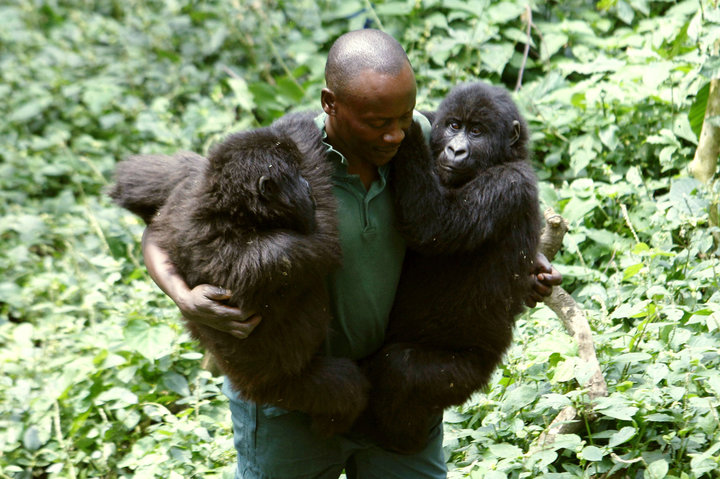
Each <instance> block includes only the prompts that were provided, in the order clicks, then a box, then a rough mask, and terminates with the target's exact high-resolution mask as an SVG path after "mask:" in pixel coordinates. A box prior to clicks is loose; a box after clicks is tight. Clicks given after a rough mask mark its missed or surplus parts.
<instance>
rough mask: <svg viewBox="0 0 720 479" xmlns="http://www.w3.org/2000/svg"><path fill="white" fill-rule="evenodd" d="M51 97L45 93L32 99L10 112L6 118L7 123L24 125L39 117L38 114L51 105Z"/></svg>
mask: <svg viewBox="0 0 720 479" xmlns="http://www.w3.org/2000/svg"><path fill="white" fill-rule="evenodd" d="M52 102H53V100H52V97H51V96H50V95H48V94H47V93H44V94H41V95H40V96H38V97H36V98H33V99H31V100H29V101H27V102H25V103H23V104H21V105H20V106H19V107H18V108H16V109H14V110H12V111H11V112H10V114H9V115H8V116H7V121H10V122H15V123H25V122H27V121H30V120H32V119H35V118H38V117H40V114H41V113H42V112H43V111H45V110H46V109H47V108H48V107H49V106H50V105H52Z"/></svg>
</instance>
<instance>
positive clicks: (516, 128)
mask: <svg viewBox="0 0 720 479" xmlns="http://www.w3.org/2000/svg"><path fill="white" fill-rule="evenodd" d="M512 126H513V134H512V136H511V137H510V146H512V145H514V144H515V143H517V142H518V140H519V139H520V122H519V121H517V120H513V122H512Z"/></svg>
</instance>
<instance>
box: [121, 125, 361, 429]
mask: <svg viewBox="0 0 720 479" xmlns="http://www.w3.org/2000/svg"><path fill="white" fill-rule="evenodd" d="M316 129H317V128H316ZM318 134H319V133H318ZM331 169H332V166H331V165H330V164H329V163H328V162H327V161H326V160H325V151H324V148H323V146H322V143H321V142H320V141H317V142H305V143H304V144H303V145H298V144H297V143H296V142H295V141H293V140H292V139H291V137H289V136H288V135H287V134H286V133H285V130H284V129H282V128H277V127H267V128H261V129H258V130H255V131H247V132H240V133H235V134H232V135H230V136H229V137H227V138H226V139H225V141H223V142H222V143H220V144H219V145H218V146H216V147H215V148H213V149H212V150H211V151H210V154H209V158H208V159H207V160H206V159H205V158H203V157H201V156H199V155H196V154H193V153H178V154H176V155H174V156H171V157H167V156H160V155H150V156H142V155H141V156H134V157H130V158H129V159H128V160H126V161H124V162H121V163H120V164H119V165H118V167H117V169H116V175H115V185H114V186H113V187H112V189H111V190H110V191H109V194H110V196H111V197H112V198H113V199H114V200H115V202H116V203H118V204H119V205H120V206H123V207H125V208H127V209H129V210H130V211H132V212H134V213H136V214H138V215H139V216H141V217H142V218H143V219H144V220H145V221H146V222H148V223H149V226H148V228H149V229H150V230H151V231H152V232H153V234H154V236H155V238H156V239H157V244H158V246H160V247H161V248H163V249H165V250H166V251H167V252H168V254H169V256H170V259H171V260H172V262H173V264H174V265H175V267H176V268H177V270H178V272H179V274H181V275H182V277H183V278H184V279H185V280H186V282H187V283H188V285H189V286H190V287H194V286H196V285H199V284H212V285H217V286H221V287H224V288H226V289H229V290H230V291H231V292H232V297H231V299H230V300H229V301H228V303H229V304H231V305H233V306H237V307H239V308H241V309H243V310H246V311H256V312H257V313H259V314H260V315H262V318H263V319H262V321H261V322H260V323H259V325H258V326H257V328H256V329H255V330H254V331H253V333H252V334H251V335H250V336H249V337H248V338H247V339H236V338H235V337H233V336H231V335H230V334H228V333H225V332H222V331H218V330H216V329H213V328H211V327H208V326H205V325H202V324H198V323H196V322H190V321H185V325H186V327H187V329H188V330H189V331H190V333H191V335H192V336H193V337H194V338H196V339H198V340H199V341H200V343H201V344H202V345H203V346H204V347H205V348H206V349H207V350H209V351H210V352H211V353H212V354H213V356H214V357H215V358H216V361H217V363H218V366H219V368H220V369H221V370H222V371H223V373H225V375H226V376H227V378H228V379H229V381H230V383H231V384H232V386H233V387H234V388H235V389H236V390H239V391H240V392H241V393H242V395H243V396H244V397H245V398H246V399H248V400H251V401H254V402H257V403H260V404H272V405H275V406H280V407H283V408H286V409H290V410H297V411H303V412H306V413H308V414H309V415H310V416H311V418H312V420H313V427H314V428H315V430H316V431H318V432H320V433H321V434H324V435H332V434H336V433H339V432H343V431H345V430H347V429H348V428H349V427H350V426H351V425H352V423H353V422H354V420H355V418H356V417H357V415H358V414H359V413H360V412H361V411H362V410H363V409H364V408H365V405H366V401H367V391H368V387H369V384H368V382H367V380H366V379H365V377H364V375H363V374H362V372H361V370H360V369H359V367H358V365H357V364H356V363H355V362H353V361H351V360H349V359H345V358H332V357H327V356H324V355H321V354H319V349H320V346H321V344H322V342H323V341H324V340H325V337H326V335H327V330H328V326H329V322H330V312H329V308H328V294H327V291H326V288H325V278H326V276H327V275H328V273H329V272H330V271H331V270H332V269H333V268H336V267H337V266H338V265H339V264H340V261H341V252H340V246H339V239H338V231H337V219H336V205H335V200H334V197H333V194H332V189H331V188H332V187H331V184H330V181H329V177H330V174H331Z"/></svg>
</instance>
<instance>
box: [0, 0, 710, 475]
mask: <svg viewBox="0 0 720 479" xmlns="http://www.w3.org/2000/svg"><path fill="white" fill-rule="evenodd" d="M527 5H528V2H526V1H520V0H505V1H490V0H470V1H466V0H463V1H460V0H422V1H420V0H418V1H415V0H412V1H410V0H395V1H393V0H387V1H378V2H375V3H371V2H368V1H367V0H317V1H310V0H297V1H287V0H269V1H266V2H243V1H238V0H235V1H232V2H221V1H210V2H188V1H182V0H180V1H172V2H159V1H153V2H139V1H129V2H119V1H117V0H97V1H90V2H88V1H83V2H81V1H77V0H76V1H72V0H71V1H66V2H54V1H47V0H37V1H34V2H25V3H22V2H9V3H8V2H5V3H3V4H2V5H0V18H2V23H3V28H2V29H0V71H1V72H2V79H3V81H2V82H0V112H2V113H3V119H4V121H2V122H0V186H1V188H0V195H1V196H2V197H1V198H0V200H1V201H0V211H1V212H2V217H0V245H1V247H0V272H1V273H2V275H1V278H2V279H0V368H1V370H2V372H3V374H2V375H0V477H12V478H30V477H73V478H74V477H107V478H120V477H171V478H174V477H190V476H197V477H224V476H228V475H231V474H232V472H231V471H232V465H233V463H234V461H235V457H234V450H233V447H232V433H231V430H230V422H229V417H228V408H227V404H226V400H225V398H224V397H223V396H222V394H221V393H220V391H219V380H218V379H215V378H213V377H211V376H210V374H209V373H208V372H206V371H204V370H202V369H200V368H199V358H200V353H199V352H198V351H197V347H196V345H195V344H194V343H193V342H191V341H190V340H189V338H188V337H187V336H186V335H185V334H184V333H183V331H182V327H181V324H180V322H179V321H178V320H177V313H176V309H175V307H174V305H172V303H171V302H170V301H169V300H168V299H167V298H166V297H165V296H164V295H162V293H160V292H159V290H158V289H157V288H156V287H155V286H154V285H152V283H151V281H150V280H149V278H148V276H147V273H146V272H145V269H144V267H143V266H142V265H141V259H140V256H141V255H140V249H139V238H140V234H141V231H142V226H141V225H140V224H139V222H138V220H136V219H134V218H132V217H131V216H130V215H129V214H127V213H125V212H123V211H120V210H119V209H118V208H116V207H114V206H112V205H111V204H110V203H109V201H108V199H107V198H106V197H105V196H104V195H103V189H104V188H105V186H106V184H107V182H108V179H109V178H110V177H111V174H112V170H113V168H114V165H115V162H116V161H117V160H118V159H120V158H122V157H124V156H126V155H128V154H131V153H138V152H155V153H159V152H171V151H175V150H178V149H191V150H195V151H198V152H203V153H204V152H206V151H207V149H208V147H209V145H210V144H211V143H212V142H214V141H217V140H218V139H219V138H221V137H222V136H223V135H224V134H226V133H227V132H229V131H232V130H236V129H241V128H248V127H255V126H259V125H265V124H268V123H269V122H271V121H272V120H273V119H275V118H277V117H279V116H281V115H282V114H284V113H285V112H287V111H289V110H295V109H307V108H315V109H317V108H319V102H318V99H319V94H320V89H321V88H322V85H323V78H322V71H323V66H324V59H325V55H326V52H327V49H328V48H329V45H330V44H331V43H332V40H333V39H334V38H335V37H336V36H338V35H339V34H341V33H343V32H345V31H347V30H349V29H355V28H362V27H363V26H375V27H382V28H383V29H385V30H386V31H388V32H390V33H392V34H393V35H394V36H396V38H398V40H400V41H401V43H402V44H403V45H404V46H405V47H406V49H407V51H408V55H409V57H410V59H411V61H412V63H413V65H414V67H415V70H416V72H417V79H418V87H419V98H418V100H419V103H418V106H419V108H433V107H434V106H435V105H436V104H437V103H438V102H439V100H440V99H441V98H442V96H443V95H444V94H445V93H446V92H447V91H448V89H449V88H451V87H452V85H454V84H456V83H458V82H461V81H467V80H474V79H483V80H485V81H489V82H491V83H495V84H502V85H505V86H506V87H508V88H509V89H514V88H515V86H516V84H517V83H518V78H519V77H520V78H521V80H522V81H521V84H522V88H521V89H520V90H519V91H518V92H517V93H516V95H515V98H516V100H517V101H518V103H519V104H520V105H521V107H522V109H523V111H524V113H525V115H526V117H527V119H528V121H529V123H530V126H531V130H532V132H533V134H532V142H533V155H534V156H533V161H534V162H535V164H536V166H537V171H538V174H539V176H540V177H541V179H542V198H543V202H544V205H545V206H552V207H553V208H554V209H555V210H557V211H558V212H560V213H562V214H563V216H564V217H565V218H567V219H568V220H569V222H570V226H571V229H570V232H569V233H568V235H567V236H566V238H565V244H564V249H563V251H562V252H561V254H560V256H559V257H558V258H556V259H555V260H554V264H555V266H556V267H558V268H559V269H560V270H561V271H562V273H563V275H564V287H565V288H566V289H567V290H568V291H570V292H571V293H572V294H573V296H574V297H575V298H576V299H577V300H578V302H580V304H582V305H583V306H584V308H585V310H586V312H587V314H588V316H589V318H590V321H591V326H592V328H593V330H594V334H595V341H596V348H597V351H598V356H599V359H600V363H601V365H602V368H603V373H604V375H605V377H606V380H607V382H608V386H609V389H610V392H609V396H608V397H607V398H604V399H602V400H600V401H598V403H597V406H596V412H597V418H596V419H594V420H588V421H587V422H586V424H585V428H584V429H583V432H582V433H580V434H577V435H567V436H564V437H560V438H558V440H557V441H556V442H555V443H554V445H553V447H552V448H551V449H549V450H543V451H540V452H530V445H531V444H532V443H533V441H534V440H535V439H536V438H537V437H538V435H539V434H540V432H542V430H543V429H544V428H545V427H546V425H547V424H548V423H549V422H550V421H551V420H552V418H553V417H554V416H555V415H556V414H557V412H558V411H559V410H561V409H562V408H563V407H565V406H568V405H574V406H575V407H577V408H578V409H579V410H581V411H583V410H586V409H587V408H588V399H587V397H586V394H585V392H584V389H583V387H584V386H585V385H587V382H588V379H589V377H590V375H591V374H592V371H591V370H589V368H588V366H587V365H586V364H584V363H583V362H582V361H581V360H580V359H579V357H578V354H577V351H576V349H575V348H574V347H573V345H572V340H571V339H570V338H569V337H568V336H567V335H566V333H564V332H563V331H562V327H561V325H560V324H559V321H558V320H557V318H555V317H554V315H553V314H552V313H551V312H549V310H547V309H546V308H542V307H541V308H536V309H534V310H532V311H531V312H530V313H528V314H526V315H525V316H523V317H522V318H521V320H520V321H519V324H518V328H517V336H516V337H517V341H516V344H515V346H514V347H513V349H512V350H511V351H510V352H509V354H508V357H507V360H506V362H505V364H504V365H503V367H502V368H501V369H500V370H499V371H498V372H497V374H496V375H495V377H494V380H493V382H492V384H491V385H490V386H489V388H488V390H487V391H486V392H484V393H483V394H477V395H476V396H475V397H474V398H473V399H472V400H471V401H469V402H468V404H466V405H465V406H464V407H462V408H457V409H455V410H453V411H449V412H448V413H447V415H446V432H447V434H446V436H447V438H446V448H447V451H448V454H449V457H450V468H451V473H450V474H451V477H478V478H479V477H483V478H505V477H507V478H526V477H538V478H540V477H546V478H571V477H572V478H574V477H590V476H595V477H638V478H642V477H644V478H658V479H659V478H663V477H667V478H688V479H690V478H705V477H716V474H717V473H716V471H717V470H718V462H719V461H720V421H719V420H718V413H717V411H718V407H719V406H720V404H719V401H718V397H720V373H718V369H719V366H720V364H719V363H720V354H719V353H718V342H719V341H720V293H719V292H718V270H719V269H720V264H719V262H718V249H717V242H716V239H715V237H717V235H718V233H719V231H718V228H717V226H713V225H712V224H711V222H710V219H709V215H708V211H709V209H710V208H713V207H717V203H718V186H717V184H713V185H710V186H703V185H700V184H698V183H697V182H695V181H694V180H691V179H689V178H688V177H687V175H686V173H685V165H686V164H687V163H688V162H689V161H690V159H691V158H692V155H693V152H694V149H695V146H696V144H697V138H698V133H699V129H700V126H701V124H702V121H703V117H704V113H705V105H706V103H707V84H708V82H709V80H710V79H711V78H715V77H717V76H718V74H720V63H719V62H718V59H717V58H716V57H713V56H712V55H710V52H711V50H712V46H713V44H715V42H717V41H718V39H720V10H718V8H717V5H716V4H715V3H714V2H713V1H710V0H702V1H699V0H678V1H674V2H669V1H663V0H657V1H651V0H642V1H633V2H627V1H623V0H600V1H598V2H588V1H583V0H571V1H569V2H544V3H542V2H535V3H532V2H531V3H529V5H530V8H529V10H528V8H527ZM530 17H531V18H532V26H531V28H530V30H529V32H530V34H529V36H528V30H527V20H528V19H529V18H530ZM526 44H529V51H528V55H527V57H525V55H524V49H525V45H526ZM521 72H522V73H521ZM713 235H715V237H714V236H713Z"/></svg>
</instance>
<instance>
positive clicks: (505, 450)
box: [488, 443, 523, 459]
mask: <svg viewBox="0 0 720 479" xmlns="http://www.w3.org/2000/svg"><path fill="white" fill-rule="evenodd" d="M488 449H490V452H491V453H492V454H493V455H495V456H497V457H501V458H503V459H517V458H518V457H522V455H523V451H522V449H520V448H519V447H517V446H516V445H514V444H505V443H503V444H493V445H491V446H490V447H489V448H488Z"/></svg>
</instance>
